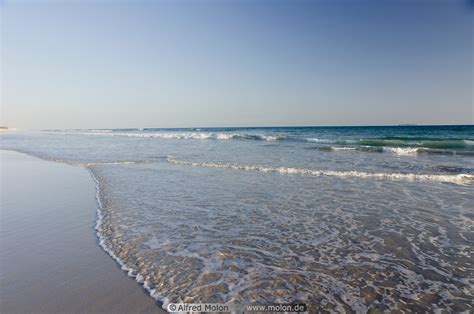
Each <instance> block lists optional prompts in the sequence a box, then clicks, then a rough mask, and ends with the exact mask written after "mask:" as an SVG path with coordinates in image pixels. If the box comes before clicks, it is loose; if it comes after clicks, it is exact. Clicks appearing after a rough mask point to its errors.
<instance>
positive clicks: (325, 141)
mask: <svg viewBox="0 0 474 314" xmlns="http://www.w3.org/2000/svg"><path fill="white" fill-rule="evenodd" d="M0 143H1V148H2V149H14V150H18V151H22V152H26V153H29V154H32V155H35V156H38V157H41V158H45V159H50V160H57V161H61V162H67V163H72V164H78V165H82V166H85V167H87V168H88V169H90V171H91V173H92V175H93V177H94V178H95V179H96V180H97V183H98V188H99V201H100V204H101V211H100V217H99V218H100V219H99V222H98V226H97V228H98V233H99V236H100V239H101V244H102V245H103V247H104V249H106V250H107V251H108V252H109V253H110V254H111V255H112V256H114V257H115V258H117V259H118V260H119V261H120V262H121V263H122V264H123V265H124V268H126V269H127V270H130V275H132V276H134V277H135V278H136V279H137V280H138V281H141V282H142V283H144V285H145V287H146V288H147V289H148V290H149V292H150V294H151V295H152V296H153V297H155V298H157V299H159V300H161V301H164V302H165V304H166V303H167V302H170V301H174V302H176V301H186V302H191V301H192V302H204V301H205V302H236V303H246V302H255V303H266V302H285V303H288V302H306V303H309V304H312V305H313V307H312V309H313V310H315V311H317V310H319V309H326V310H331V309H333V310H349V309H352V310H354V311H356V312H366V311H367V310H369V309H379V310H388V309H391V310H393V309H411V310H417V311H424V310H434V309H449V310H453V311H463V310H472V309H473V305H472V301H471V300H472V299H473V297H474V267H473V264H472V257H473V251H474V248H473V241H474V210H473V205H472V204H474V126H395V127H297V128H295V127H284V128H192V129H147V128H143V129H96V130H89V129H88V130H44V131H38V132H12V133H5V134H2V135H0Z"/></svg>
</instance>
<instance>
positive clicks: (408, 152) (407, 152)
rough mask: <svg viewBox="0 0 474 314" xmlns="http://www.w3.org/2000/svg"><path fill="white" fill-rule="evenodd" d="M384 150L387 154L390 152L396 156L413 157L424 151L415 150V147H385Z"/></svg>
mask: <svg viewBox="0 0 474 314" xmlns="http://www.w3.org/2000/svg"><path fill="white" fill-rule="evenodd" d="M383 150H384V151H385V152H389V153H392V154H395V155H401V156H412V155H417V154H418V153H419V152H421V151H422V149H420V148H413V147H384V148H383Z"/></svg>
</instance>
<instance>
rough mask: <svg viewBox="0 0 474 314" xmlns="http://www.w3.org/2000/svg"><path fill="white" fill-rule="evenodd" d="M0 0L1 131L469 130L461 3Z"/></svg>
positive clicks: (469, 74)
mask: <svg viewBox="0 0 474 314" xmlns="http://www.w3.org/2000/svg"><path fill="white" fill-rule="evenodd" d="M0 1H1V0H0ZM0 3H1V11H2V12H1V28H2V38H1V45H2V46H1V48H2V57H1V61H2V83H3V84H2V112H1V119H0V120H1V121H0V123H1V124H4V125H8V126H16V127H21V128H100V127H102V128H110V127H186V126H190V127H191V126H268V125H380V124H398V123H419V124H472V123H473V122H474V116H473V115H474V114H473V91H472V90H473V17H474V14H473V13H474V5H473V1H468V0H462V1H461V0H460V1H456V0H432V1H429V0H419V1H417V0H403V1H402V0H399V1H395V0H394V1H390V0H374V1H357V0H345V1H338V0H327V1H325V0H315V1H301V0H296V1H290V0H287V1H281V0H274V1H270V0H267V1H264V0H262V1H257V0H252V1H251V0H241V1H235V0H234V1H232V0H230V1H217V0H216V1H199V0H193V1H184V0H177V1H139V0H138V1H136V0H135V1H105V0H104V1H90V0H89V1H59V0H58V1H39V0H36V1H35V0H32V1H8V0H7V1H4V2H0Z"/></svg>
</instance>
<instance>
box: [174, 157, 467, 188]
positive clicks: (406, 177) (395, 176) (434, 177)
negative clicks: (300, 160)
mask: <svg viewBox="0 0 474 314" xmlns="http://www.w3.org/2000/svg"><path fill="white" fill-rule="evenodd" d="M168 162H170V163H174V164H178V165H186V166H194V167H205V168H220V169H232V170H243V171H255V172H265V173H279V174H283V175H302V176H312V177H320V176H327V177H339V178H362V179H378V180H397V181H430V182H442V183H453V184H459V185H465V184H469V183H471V182H472V181H473V180H474V175H469V174H457V175H438V174H415V173H370V172H361V171H335V170H314V169H306V168H295V167H269V166H259V165H241V164H232V163H214V162H193V161H187V160H178V159H175V158H172V157H170V158H168Z"/></svg>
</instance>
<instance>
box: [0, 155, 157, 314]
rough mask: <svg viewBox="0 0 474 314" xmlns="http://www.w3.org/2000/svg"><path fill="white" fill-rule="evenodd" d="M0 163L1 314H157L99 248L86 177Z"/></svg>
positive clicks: (37, 163) (65, 168) (10, 158)
mask: <svg viewBox="0 0 474 314" xmlns="http://www.w3.org/2000/svg"><path fill="white" fill-rule="evenodd" d="M0 161H1V186H0V191H1V194H0V200H1V212H0V214H1V219H0V221H1V237H0V240H1V243H0V247H1V250H0V252H1V253H0V267H1V272H0V275H1V277H0V301H1V307H0V312H1V313H64V312H69V313H71V312H74V313H79V312H87V313H105V312H109V313H112V312H113V313H158V312H163V311H162V310H161V309H160V307H159V305H158V304H157V303H156V302H155V301H154V300H153V299H152V298H151V297H149V296H148V295H147V294H146V292H145V291H144V290H143V289H142V288H141V287H140V286H139V285H138V284H137V283H136V282H135V281H134V280H133V279H131V278H129V277H127V275H126V274H125V273H124V272H123V271H121V270H120V268H119V267H118V265H117V264H116V263H115V262H114V261H113V260H112V259H111V258H110V257H109V256H108V255H107V254H106V253H105V252H103V251H102V249H101V248H100V247H99V246H98V243H97V237H96V233H95V230H94V225H95V219H96V210H97V203H96V199H95V184H94V182H93V180H92V179H91V177H90V175H89V173H88V172H87V171H86V170H85V169H82V168H80V167H74V166H70V165H66V164H60V163H55V162H49V161H44V160H40V159H38V158H34V157H31V156H27V155H24V154H20V153H17V152H13V151H0Z"/></svg>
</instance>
